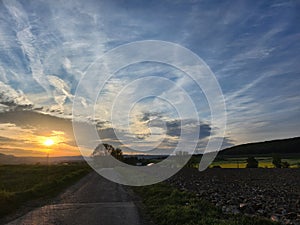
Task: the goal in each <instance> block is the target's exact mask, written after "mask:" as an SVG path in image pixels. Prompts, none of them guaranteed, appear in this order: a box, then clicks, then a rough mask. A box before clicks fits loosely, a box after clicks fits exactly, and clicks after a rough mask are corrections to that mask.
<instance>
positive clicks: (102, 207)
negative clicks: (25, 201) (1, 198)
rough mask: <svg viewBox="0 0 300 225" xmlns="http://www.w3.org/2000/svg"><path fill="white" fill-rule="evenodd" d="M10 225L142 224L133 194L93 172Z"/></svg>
mask: <svg viewBox="0 0 300 225" xmlns="http://www.w3.org/2000/svg"><path fill="white" fill-rule="evenodd" d="M8 224H9V225H19V224H22V225H42V224H47V225H63V224H70V225H77V224H78V225H94V224H95V225H96V224H97V225H121V224H124V225H127V224H128V225H142V224H144V223H143V222H142V219H141V218H140V216H139V213H138V209H137V207H136V205H135V204H134V202H133V195H132V194H130V193H129V192H128V190H126V189H125V188H124V186H121V185H119V184H116V183H112V182H110V181H107V180H106V179H104V178H102V177H101V176H100V175H98V174H97V173H95V172H93V173H91V174H89V175H87V176H86V177H84V178H83V179H81V180H80V181H79V182H78V183H77V184H75V185H73V186H72V187H70V188H69V189H67V190H66V191H65V192H64V193H63V194H61V195H60V196H59V197H58V198H56V199H55V200H53V202H52V203H51V204H48V205H45V206H43V207H40V208H37V209H35V210H33V211H31V212H29V213H27V214H25V215H24V216H22V217H20V218H18V219H16V220H14V221H12V222H10V223H8Z"/></svg>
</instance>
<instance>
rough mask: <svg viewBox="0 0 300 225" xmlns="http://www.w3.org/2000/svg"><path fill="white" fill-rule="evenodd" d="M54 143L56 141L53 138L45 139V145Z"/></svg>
mask: <svg viewBox="0 0 300 225" xmlns="http://www.w3.org/2000/svg"><path fill="white" fill-rule="evenodd" d="M53 144H54V141H53V140H52V139H46V140H45V141H44V145H46V146H48V147H49V146H51V145H53Z"/></svg>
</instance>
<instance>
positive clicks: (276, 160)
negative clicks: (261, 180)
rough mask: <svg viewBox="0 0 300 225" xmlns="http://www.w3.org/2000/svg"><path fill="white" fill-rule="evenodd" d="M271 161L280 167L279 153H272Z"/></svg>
mask: <svg viewBox="0 0 300 225" xmlns="http://www.w3.org/2000/svg"><path fill="white" fill-rule="evenodd" d="M272 163H273V165H274V166H275V167H276V168H281V167H282V162H281V157H280V156H279V155H273V161H272Z"/></svg>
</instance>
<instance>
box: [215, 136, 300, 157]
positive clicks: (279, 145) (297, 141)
mask: <svg viewBox="0 0 300 225" xmlns="http://www.w3.org/2000/svg"><path fill="white" fill-rule="evenodd" d="M254 154H255V155H266V154H300V137H295V138H289V139H283V140H273V141H265V142H257V143H249V144H243V145H237V146H234V147H230V148H227V149H224V150H223V151H221V152H219V155H254Z"/></svg>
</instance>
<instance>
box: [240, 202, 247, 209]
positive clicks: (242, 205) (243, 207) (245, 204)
mask: <svg viewBox="0 0 300 225" xmlns="http://www.w3.org/2000/svg"><path fill="white" fill-rule="evenodd" d="M247 206H248V204H247V203H240V209H242V210H243V209H245V208H246V207H247Z"/></svg>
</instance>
